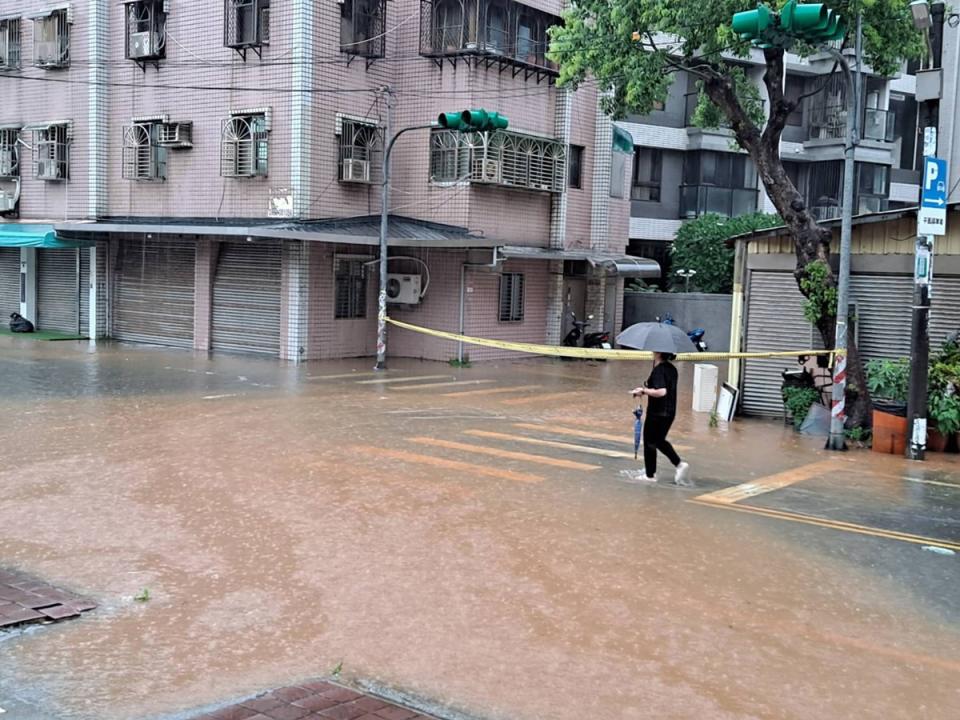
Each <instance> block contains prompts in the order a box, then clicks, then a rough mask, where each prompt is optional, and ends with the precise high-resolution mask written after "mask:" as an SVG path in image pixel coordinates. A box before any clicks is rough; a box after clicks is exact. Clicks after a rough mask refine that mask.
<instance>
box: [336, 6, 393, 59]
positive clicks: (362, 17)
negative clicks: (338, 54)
mask: <svg viewBox="0 0 960 720" xmlns="http://www.w3.org/2000/svg"><path fill="white" fill-rule="evenodd" d="M386 17H387V2H386V0H342V2H341V5H340V50H341V51H342V52H345V53H347V54H349V55H360V56H362V57H366V58H368V59H374V58H382V57H384V55H385V54H386V47H387V44H386V40H387V38H386Z"/></svg>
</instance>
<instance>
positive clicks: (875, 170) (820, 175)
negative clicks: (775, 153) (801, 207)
mask: <svg viewBox="0 0 960 720" xmlns="http://www.w3.org/2000/svg"><path fill="white" fill-rule="evenodd" d="M854 193H855V197H854V202H855V205H854V214H858V215H859V214H863V213H871V212H882V211H884V210H886V209H888V207H889V197H890V168H889V167H888V166H886V165H878V164H874V163H861V162H858V163H857V164H856V174H855V178H854ZM808 200H809V202H808V205H809V206H810V212H811V214H812V215H813V216H814V218H816V219H817V220H829V219H831V218H838V217H840V214H841V209H842V207H843V161H842V160H833V161H830V162H822V163H817V164H816V166H815V168H811V171H810V178H809V180H808Z"/></svg>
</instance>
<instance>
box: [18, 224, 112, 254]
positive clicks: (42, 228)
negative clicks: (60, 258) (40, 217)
mask: <svg viewBox="0 0 960 720" xmlns="http://www.w3.org/2000/svg"><path fill="white" fill-rule="evenodd" d="M93 244H94V243H92V242H87V241H85V240H61V239H59V238H57V233H56V231H55V230H54V229H53V225H22V224H20V223H3V224H0V247H38V248H78V247H90V246H91V245H93Z"/></svg>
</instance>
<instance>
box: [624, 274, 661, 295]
mask: <svg viewBox="0 0 960 720" xmlns="http://www.w3.org/2000/svg"><path fill="white" fill-rule="evenodd" d="M623 289H624V291H625V292H632V293H657V292H660V288H658V287H657V286H656V285H647V283H645V282H644V281H643V280H642V279H640V278H631V279H630V280H629V281H628V282H627V284H626V285H625V286H624V288H623Z"/></svg>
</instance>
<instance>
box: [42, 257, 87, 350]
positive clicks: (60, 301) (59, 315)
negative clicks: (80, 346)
mask: <svg viewBox="0 0 960 720" xmlns="http://www.w3.org/2000/svg"><path fill="white" fill-rule="evenodd" d="M83 252H84V251H83V250H80V249H56V250H54V249H49V248H48V249H41V250H37V329H39V330H58V331H60V332H65V333H74V334H84V335H85V334H86V332H85V328H81V327H80V323H81V318H80V315H81V307H82V304H83V302H84V300H85V295H86V293H85V292H84V290H85V288H86V282H85V278H84V277H83V272H82V270H83V267H82V265H81V262H82V254H83Z"/></svg>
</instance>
